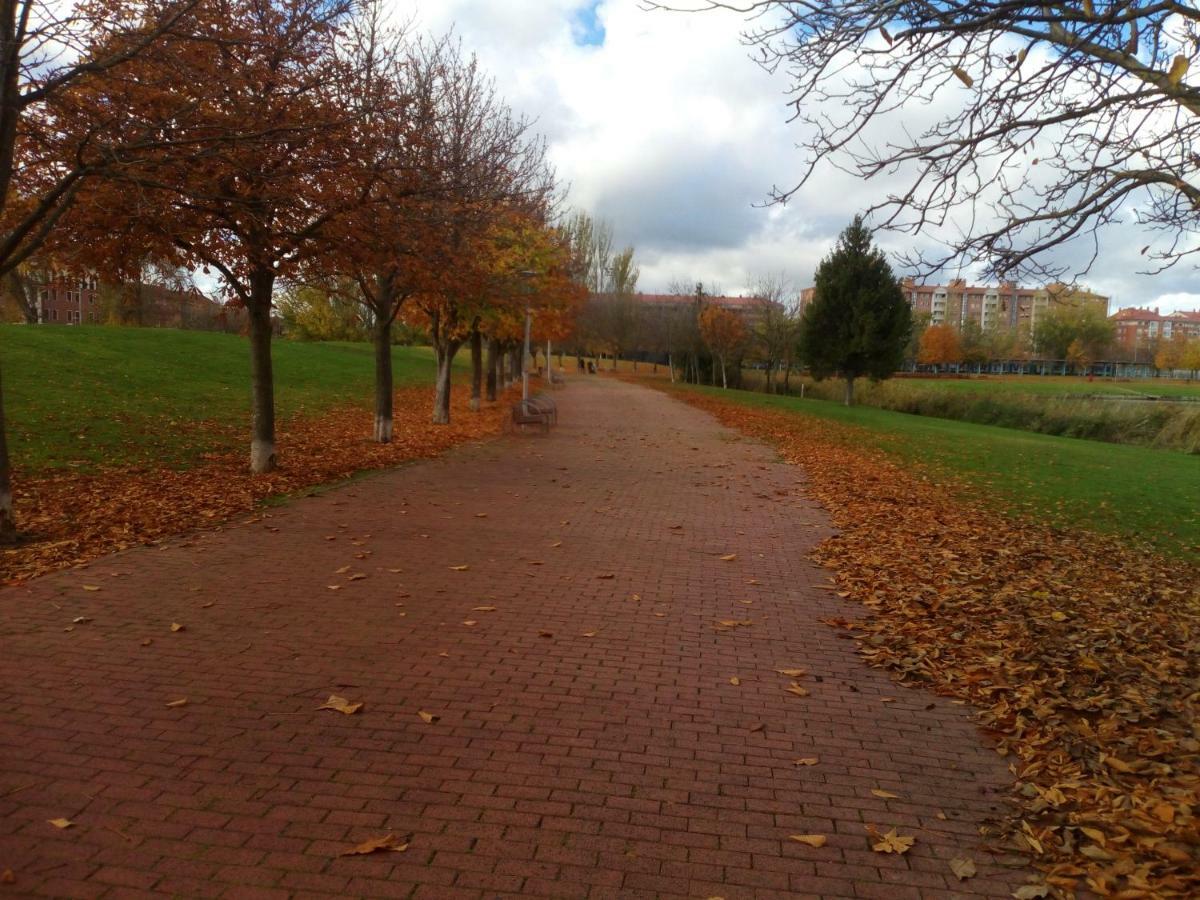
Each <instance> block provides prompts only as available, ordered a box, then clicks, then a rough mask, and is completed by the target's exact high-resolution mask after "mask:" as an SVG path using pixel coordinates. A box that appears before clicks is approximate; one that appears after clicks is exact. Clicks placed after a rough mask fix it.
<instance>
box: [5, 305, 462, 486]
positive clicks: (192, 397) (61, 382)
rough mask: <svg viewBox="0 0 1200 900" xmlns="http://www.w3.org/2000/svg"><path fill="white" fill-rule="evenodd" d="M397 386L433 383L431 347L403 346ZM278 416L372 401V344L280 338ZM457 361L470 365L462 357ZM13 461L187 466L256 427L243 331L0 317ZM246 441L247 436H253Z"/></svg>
mask: <svg viewBox="0 0 1200 900" xmlns="http://www.w3.org/2000/svg"><path fill="white" fill-rule="evenodd" d="M393 360H394V365H395V374H396V384H397V386H402V385H406V384H430V383H432V381H433V376H434V364H433V357H432V354H431V352H430V351H429V350H428V349H427V348H408V347H397V348H395V349H394V353H393ZM274 362H275V390H276V393H275V397H276V408H277V412H278V415H279V416H280V418H287V417H289V416H292V415H297V414H313V413H318V412H320V411H321V410H324V409H328V408H330V407H333V406H338V405H344V404H354V403H358V404H362V405H364V406H365V405H369V404H370V402H371V397H372V390H373V384H374V360H373V356H372V348H371V346H370V345H369V344H351V343H329V344H318V343H312V344H306V343H299V342H293V341H284V340H277V341H275V344H274ZM456 363H458V364H460V365H464V364H466V356H465V354H460V355H459V358H458V359H457V360H456ZM0 366H2V367H3V377H4V400H5V406H6V413H7V418H8V434H9V440H10V449H11V452H12V458H13V463H14V465H16V466H18V467H20V468H23V469H26V470H30V469H33V470H36V469H45V468H58V467H72V468H81V469H86V468H90V467H92V466H95V465H96V464H100V463H113V462H121V463H134V464H143V463H145V464H157V465H164V464H165V465H173V466H179V465H188V464H189V463H192V462H194V461H196V460H197V459H198V458H199V457H200V456H202V455H203V454H204V453H208V452H211V451H213V450H215V449H218V448H219V447H222V446H227V445H228V444H227V442H228V439H229V435H230V434H234V433H240V432H239V431H237V430H239V429H244V430H247V434H248V428H249V414H250V351H249V347H248V346H247V342H246V339H245V338H243V337H238V336H236V335H226V334H209V333H205V332H196V331H176V330H174V329H151V328H113V327H99V326H96V327H87V326H84V327H70V328H68V327H53V326H44V327H36V328H31V327H28V326H20V325H0ZM247 440H248V437H247Z"/></svg>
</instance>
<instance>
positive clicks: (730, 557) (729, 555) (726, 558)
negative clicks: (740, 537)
mask: <svg viewBox="0 0 1200 900" xmlns="http://www.w3.org/2000/svg"><path fill="white" fill-rule="evenodd" d="M735 559H737V554H736V553H726V554H725V555H724V556H722V557H721V562H733V561H734V560H735Z"/></svg>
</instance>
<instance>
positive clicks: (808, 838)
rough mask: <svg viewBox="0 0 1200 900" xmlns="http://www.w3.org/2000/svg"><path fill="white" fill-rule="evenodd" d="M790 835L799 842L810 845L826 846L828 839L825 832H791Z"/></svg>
mask: <svg viewBox="0 0 1200 900" xmlns="http://www.w3.org/2000/svg"><path fill="white" fill-rule="evenodd" d="M788 837H789V838H790V839H791V840H793V841H795V842H796V843H798V844H808V846H810V847H824V846H825V842H826V841H827V840H828V838H826V837H825V835H823V834H791V835H788Z"/></svg>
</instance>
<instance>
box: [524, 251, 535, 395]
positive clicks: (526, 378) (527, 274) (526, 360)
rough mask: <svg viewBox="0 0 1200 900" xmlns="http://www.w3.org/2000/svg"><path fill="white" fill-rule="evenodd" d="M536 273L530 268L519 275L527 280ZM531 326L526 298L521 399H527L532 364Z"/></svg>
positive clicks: (530, 310) (531, 319)
mask: <svg viewBox="0 0 1200 900" xmlns="http://www.w3.org/2000/svg"><path fill="white" fill-rule="evenodd" d="M537 275H538V273H537V272H534V271H533V270H531V269H526V270H525V271H524V272H522V273H521V277H522V278H524V279H526V281H527V282H528V280H529V279H530V278H536V277H537ZM529 293H530V294H532V293H533V290H532V288H531V289H529ZM532 328H533V307H532V305H531V304H530V302H529V301H528V300H526V302H525V356H524V357H523V358H522V360H521V363H522V365H521V399H522V400H528V399H529V367H530V366H531V365H532V364H533V359H532V357H531V356H530V355H529V333H530V330H531V329H532Z"/></svg>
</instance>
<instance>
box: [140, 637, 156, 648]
mask: <svg viewBox="0 0 1200 900" xmlns="http://www.w3.org/2000/svg"><path fill="white" fill-rule="evenodd" d="M153 643H154V638H142V646H143V647H149V646H150V645H151V644H153Z"/></svg>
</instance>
